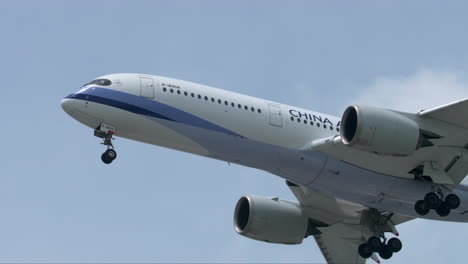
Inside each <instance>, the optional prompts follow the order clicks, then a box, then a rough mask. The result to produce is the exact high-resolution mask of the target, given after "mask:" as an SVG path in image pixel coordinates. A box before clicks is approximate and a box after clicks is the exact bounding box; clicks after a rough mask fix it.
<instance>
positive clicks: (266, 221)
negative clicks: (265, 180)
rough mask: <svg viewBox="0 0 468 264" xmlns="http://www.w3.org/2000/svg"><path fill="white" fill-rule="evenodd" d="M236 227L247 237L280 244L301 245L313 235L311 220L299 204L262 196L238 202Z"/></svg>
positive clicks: (244, 198)
mask: <svg viewBox="0 0 468 264" xmlns="http://www.w3.org/2000/svg"><path fill="white" fill-rule="evenodd" d="M234 228H235V229H236V232H237V233H238V234H240V235H243V236H246V237H248V238H251V239H255V240H260V241H265V242H270V243H278V244H301V243H302V240H304V238H306V237H307V236H308V235H309V234H310V232H309V219H308V217H306V216H304V215H302V210H301V208H300V205H299V204H298V203H296V202H292V201H287V200H282V199H279V198H268V197H259V196H243V197H241V198H240V199H239V201H238V202H237V205H236V209H235V212H234Z"/></svg>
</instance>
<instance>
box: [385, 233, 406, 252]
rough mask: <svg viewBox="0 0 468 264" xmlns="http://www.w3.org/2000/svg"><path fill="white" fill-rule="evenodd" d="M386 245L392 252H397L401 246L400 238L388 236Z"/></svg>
mask: <svg viewBox="0 0 468 264" xmlns="http://www.w3.org/2000/svg"><path fill="white" fill-rule="evenodd" d="M387 245H388V247H389V248H390V249H391V250H392V252H393V253H397V252H399V251H400V250H401V248H402V247H403V244H402V243H401V240H400V239H398V238H396V237H392V238H390V239H389V240H388V242H387Z"/></svg>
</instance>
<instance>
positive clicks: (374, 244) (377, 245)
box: [367, 236, 382, 252]
mask: <svg viewBox="0 0 468 264" xmlns="http://www.w3.org/2000/svg"><path fill="white" fill-rule="evenodd" d="M367 245H368V246H369V248H370V250H371V251H372V252H379V251H380V249H381V248H382V241H381V240H380V238H378V237H376V236H373V237H370V238H369V239H368V240H367Z"/></svg>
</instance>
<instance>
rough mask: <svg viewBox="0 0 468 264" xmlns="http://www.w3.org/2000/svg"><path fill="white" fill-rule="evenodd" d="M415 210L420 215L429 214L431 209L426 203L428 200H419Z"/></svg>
mask: <svg viewBox="0 0 468 264" xmlns="http://www.w3.org/2000/svg"><path fill="white" fill-rule="evenodd" d="M414 210H415V211H416V213H418V215H421V216H423V215H427V214H428V213H429V211H430V210H431V209H430V208H429V207H428V206H427V205H426V202H424V201H423V200H419V201H417V202H416V203H415V204H414Z"/></svg>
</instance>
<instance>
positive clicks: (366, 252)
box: [358, 209, 403, 262]
mask: <svg viewBox="0 0 468 264" xmlns="http://www.w3.org/2000/svg"><path fill="white" fill-rule="evenodd" d="M392 216H393V213H391V212H382V211H379V210H376V209H370V210H369V211H368V212H366V213H363V216H362V217H363V218H362V219H361V221H362V222H363V224H364V226H365V229H364V230H366V229H367V231H364V233H366V234H367V235H364V236H363V238H362V241H363V243H362V244H361V245H359V247H358V253H359V256H361V257H362V258H364V259H367V258H373V259H374V260H376V261H377V262H378V258H377V256H375V255H374V254H375V253H377V254H378V255H379V256H380V257H381V258H382V259H389V258H391V257H392V256H393V254H394V253H397V252H400V250H401V249H402V247H403V244H402V243H401V240H400V239H398V238H396V237H392V238H390V239H388V240H387V237H386V236H385V233H386V232H390V233H393V234H395V235H396V236H398V232H397V230H396V228H395V225H394V224H393V222H392V221H390V219H391V218H392ZM365 236H367V237H368V239H367V240H366V239H365Z"/></svg>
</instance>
